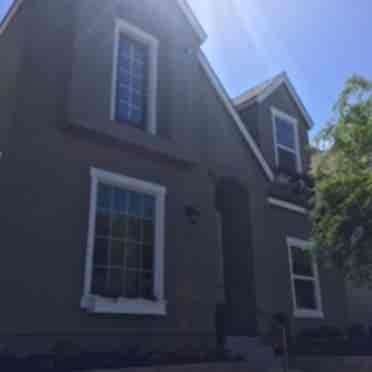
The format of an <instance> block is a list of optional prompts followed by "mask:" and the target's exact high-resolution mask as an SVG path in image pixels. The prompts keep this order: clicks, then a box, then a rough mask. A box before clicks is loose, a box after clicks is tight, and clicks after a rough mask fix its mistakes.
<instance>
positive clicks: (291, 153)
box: [271, 108, 302, 174]
mask: <svg viewBox="0 0 372 372" xmlns="http://www.w3.org/2000/svg"><path fill="white" fill-rule="evenodd" d="M271 113H272V119H273V133H274V146H275V160H276V165H277V167H278V168H279V169H280V170H283V171H284V172H288V173H290V174H295V173H301V172H302V160H301V155H300V145H299V137H298V123H297V120H296V119H295V118H293V117H291V116H289V115H287V114H285V113H284V112H281V111H279V110H277V109H275V108H272V109H271Z"/></svg>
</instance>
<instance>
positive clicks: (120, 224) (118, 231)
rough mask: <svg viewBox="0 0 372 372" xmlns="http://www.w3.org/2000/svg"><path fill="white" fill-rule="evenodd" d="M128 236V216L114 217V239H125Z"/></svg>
mask: <svg viewBox="0 0 372 372" xmlns="http://www.w3.org/2000/svg"><path fill="white" fill-rule="evenodd" d="M127 236H128V234H127V216H126V215H124V214H113V215H112V237H113V238H116V239H125V238H126V237H127Z"/></svg>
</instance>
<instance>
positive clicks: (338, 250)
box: [311, 75, 372, 284]
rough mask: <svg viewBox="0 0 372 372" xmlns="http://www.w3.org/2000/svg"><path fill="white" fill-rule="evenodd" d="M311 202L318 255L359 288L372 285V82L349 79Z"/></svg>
mask: <svg viewBox="0 0 372 372" xmlns="http://www.w3.org/2000/svg"><path fill="white" fill-rule="evenodd" d="M317 144H318V147H319V148H321V149H322V151H321V152H318V154H317V156H318V159H317V164H316V166H315V168H314V169H313V176H314V179H315V187H314V196H313V200H312V205H313V208H312V214H311V216H312V222H313V240H314V244H315V246H316V247H318V248H317V253H318V255H319V257H320V258H321V259H323V261H324V262H325V263H327V264H331V265H333V266H336V267H337V268H338V269H339V270H341V272H343V274H344V275H345V277H346V278H347V279H349V280H352V281H354V282H355V283H357V284H366V283H369V284H372V82H371V81H369V80H367V79H364V78H363V77H360V76H357V75H355V76H353V77H352V78H351V79H350V80H349V81H347V83H346V85H345V88H344V90H343V91H342V93H341V95H340V97H339V100H338V102H337V104H336V105H335V117H334V120H333V121H331V122H330V123H329V124H328V125H327V126H326V128H325V129H324V130H323V131H322V132H321V133H320V135H319V136H318V138H317Z"/></svg>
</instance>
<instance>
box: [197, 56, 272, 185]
mask: <svg viewBox="0 0 372 372" xmlns="http://www.w3.org/2000/svg"><path fill="white" fill-rule="evenodd" d="M199 62H200V64H201V65H202V67H203V69H204V71H205V72H206V74H207V76H208V78H209V80H210V81H211V83H212V85H213V86H214V88H215V89H216V91H217V93H218V95H219V97H220V99H221V101H222V103H223V104H224V106H225V108H226V109H227V111H228V113H229V114H230V115H231V117H232V119H233V120H234V123H235V124H236V126H237V127H238V129H239V131H240V133H241V134H242V136H243V138H244V140H245V141H246V142H247V143H248V146H249V147H250V149H251V150H252V152H253V154H254V156H255V157H256V159H257V161H258V162H259V164H260V165H261V167H262V169H263V171H264V173H265V175H266V177H267V178H268V179H269V180H270V181H274V178H275V177H274V173H273V171H272V169H271V168H270V166H269V164H268V163H267V161H266V159H265V158H264V156H263V155H262V152H261V150H260V149H259V147H258V146H257V143H256V142H255V140H254V139H253V137H252V136H251V134H250V133H249V131H248V129H247V128H246V126H245V125H244V123H243V121H242V119H241V118H240V116H239V114H238V112H237V111H236V109H235V107H234V104H233V102H232V101H231V99H230V98H229V96H228V94H227V92H226V90H225V88H224V87H223V85H222V83H221V81H220V80H219V78H218V76H217V75H216V73H215V72H214V71H213V69H212V67H211V65H210V63H209V61H208V59H207V58H206V56H205V55H204V53H203V52H202V51H200V52H199Z"/></svg>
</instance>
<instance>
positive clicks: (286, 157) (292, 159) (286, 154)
mask: <svg viewBox="0 0 372 372" xmlns="http://www.w3.org/2000/svg"><path fill="white" fill-rule="evenodd" d="M278 157H279V167H280V168H281V169H282V170H284V171H287V172H290V173H297V158H296V155H295V154H294V153H293V152H290V151H286V150H284V149H282V148H280V147H278Z"/></svg>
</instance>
